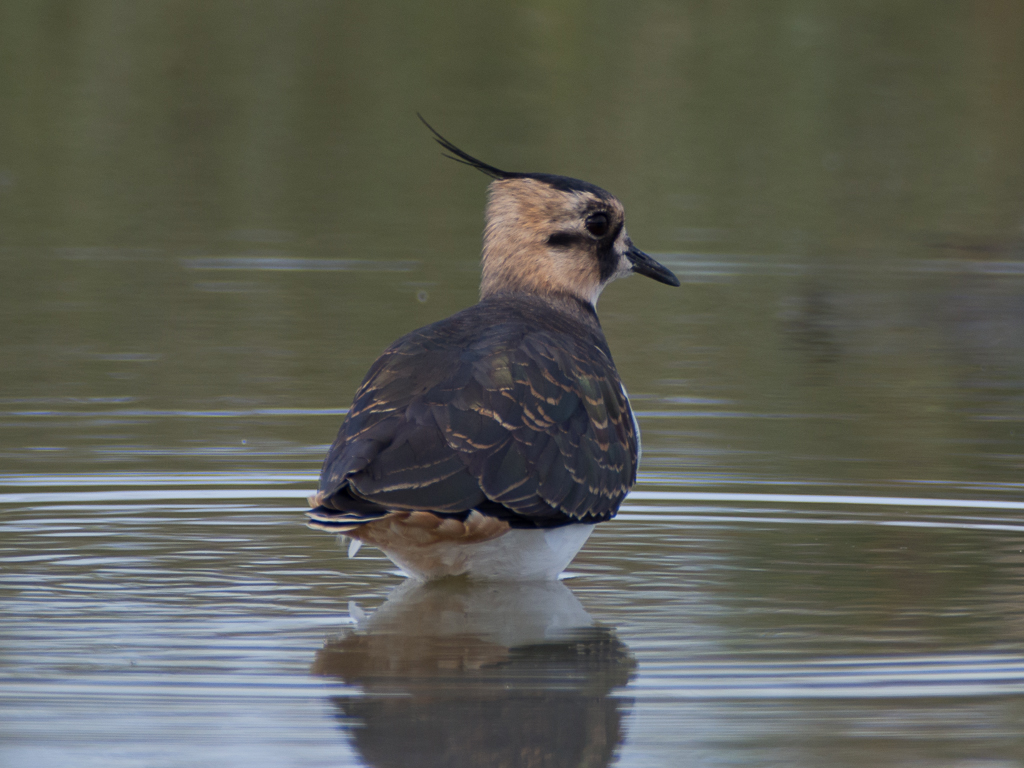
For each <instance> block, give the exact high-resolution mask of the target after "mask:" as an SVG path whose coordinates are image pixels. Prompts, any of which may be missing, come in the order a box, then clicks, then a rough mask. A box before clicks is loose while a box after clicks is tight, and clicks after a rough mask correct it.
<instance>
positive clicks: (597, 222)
mask: <svg viewBox="0 0 1024 768" xmlns="http://www.w3.org/2000/svg"><path fill="white" fill-rule="evenodd" d="M608 223H609V222H608V214H607V213H592V214H590V215H589V216H587V221H586V226H587V232H589V233H590V234H592V235H593V236H594V237H604V236H605V235H607V234H608Z"/></svg>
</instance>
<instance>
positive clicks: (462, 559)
mask: <svg viewBox="0 0 1024 768" xmlns="http://www.w3.org/2000/svg"><path fill="white" fill-rule="evenodd" d="M593 530H594V526H593V525H592V524H590V525H584V524H581V523H577V524H573V525H563V526H562V527H561V528H547V529H543V530H540V529H529V530H527V529H518V528H513V529H511V530H509V531H507V532H506V533H504V534H503V535H501V536H498V537H497V538H494V539H490V540H489V541H482V542H476V543H471V544H462V543H459V542H457V541H438V542H435V543H432V544H430V545H428V546H426V547H424V546H422V545H417V546H415V547H410V548H406V547H401V546H398V547H392V546H387V545H385V546H381V545H380V544H378V545H377V546H378V547H380V549H381V550H382V551H383V552H384V554H385V555H387V556H388V559H389V560H391V562H393V563H394V564H395V565H397V566H398V567H399V568H400V569H401V570H402V572H403V573H404V574H406V575H407V576H410V577H412V578H414V579H419V580H420V581H428V580H430V579H437V578H441V577H444V576H461V575H467V576H471V577H473V578H478V579H511V580H532V579H556V578H558V574H560V573H561V572H562V571H564V570H565V568H566V566H568V565H569V563H570V562H571V561H572V559H573V558H574V557H575V556H576V553H577V552H579V551H580V548H581V547H582V546H583V545H584V544H585V543H586V541H587V539H588V538H589V537H590V534H591V532H593ZM395 543H396V544H397V542H395Z"/></svg>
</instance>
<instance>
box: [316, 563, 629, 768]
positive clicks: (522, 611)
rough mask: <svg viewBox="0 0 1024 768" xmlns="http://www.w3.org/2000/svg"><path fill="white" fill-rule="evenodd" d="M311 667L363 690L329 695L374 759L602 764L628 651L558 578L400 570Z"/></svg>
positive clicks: (617, 725)
mask: <svg viewBox="0 0 1024 768" xmlns="http://www.w3.org/2000/svg"><path fill="white" fill-rule="evenodd" d="M352 610H353V613H354V614H356V615H357V616H358V617H359V624H358V629H357V630H356V631H355V632H353V633H352V634H350V635H348V636H346V637H344V638H341V639H338V640H332V641H329V642H328V643H327V644H326V645H325V646H324V648H323V650H321V651H320V652H319V653H318V654H317V657H316V661H315V662H314V664H313V670H312V671H313V674H315V675H323V676H329V677H337V678H341V679H342V680H343V681H344V682H345V683H348V684H349V685H354V686H359V687H360V688H361V689H362V693H363V695H361V696H356V697H350V698H340V697H339V698H336V699H334V703H335V706H336V707H337V711H338V717H339V719H340V720H341V722H342V725H343V727H344V728H345V730H346V732H347V734H348V736H349V738H350V739H351V741H352V743H353V745H354V746H355V748H356V749H357V750H358V751H359V752H360V753H361V754H362V756H363V758H364V759H365V760H366V761H367V762H368V763H369V764H371V765H374V766H408V765H412V764H415V765H418V766H428V765H437V766H442V765H443V766H491V765H502V766H506V765H507V766H517V765H524V766H525V765H530V766H559V765H572V766H606V765H609V764H610V762H611V760H612V757H613V755H614V752H615V749H616V748H617V747H618V746H619V745H620V744H621V743H622V740H623V735H624V733H623V726H622V719H623V716H624V715H625V714H626V713H627V712H628V710H629V708H630V705H631V702H630V700H628V699H622V698H618V697H613V696H612V695H611V694H612V691H613V690H614V689H616V688H620V687H622V686H624V685H625V684H626V683H627V682H629V680H630V679H631V677H632V675H633V671H634V670H635V668H636V661H635V659H634V658H633V655H632V654H631V653H630V651H629V649H628V648H627V647H626V646H625V645H624V644H623V643H622V642H621V641H619V640H618V639H617V638H616V637H615V635H614V633H613V632H612V631H611V630H610V629H607V628H604V627H598V626H595V625H594V622H593V619H592V618H591V617H590V615H589V614H588V613H587V612H586V611H585V610H584V609H583V606H581V605H580V603H579V601H578V600H577V599H576V597H575V596H574V595H573V594H572V592H570V591H569V590H568V589H567V588H566V587H565V585H563V584H561V583H560V582H554V583H548V582H540V583H520V584H499V583H472V582H467V581H462V580H449V581H443V582H435V583H430V584H419V583H416V582H412V581H409V582H406V583H404V584H402V585H401V586H400V587H398V588H397V589H395V591H394V592H392V593H391V596H390V597H389V599H388V601H387V602H386V603H385V604H384V605H383V606H381V607H380V608H379V609H378V610H377V611H376V612H375V613H374V614H373V615H372V616H369V617H362V616H361V612H360V611H359V609H358V608H355V607H354V606H353V609H352Z"/></svg>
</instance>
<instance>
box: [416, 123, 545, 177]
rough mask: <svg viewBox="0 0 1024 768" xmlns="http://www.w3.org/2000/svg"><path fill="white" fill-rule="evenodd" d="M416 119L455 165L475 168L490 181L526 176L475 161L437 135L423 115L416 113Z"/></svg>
mask: <svg viewBox="0 0 1024 768" xmlns="http://www.w3.org/2000/svg"><path fill="white" fill-rule="evenodd" d="M416 117H418V118H419V119H420V121H421V122H422V123H423V124H424V125H425V126H427V130H429V131H430V132H431V133H432V134H434V141H436V142H437V143H438V144H440V145H441V146H442V147H443V148H444V149H445V150H446V151H447V152H450V153H451V154H447V155H445V157H447V158H448V159H450V160H454V161H455V162H457V163H462V164H463V165H468V166H470V167H472V168H476V169H477V170H478V171H480V172H481V173H484V174H486V175H488V176H490V177H491V178H492V179H520V178H522V177H523V176H525V175H526V174H523V173H512V172H510V171H503V170H501V169H500V168H495V167H494V166H493V165H488V164H487V163H485V162H483V161H482V160H477V159H476V158H475V157H473V156H472V155H470V154H468V153H466V152H463V151H462V150H461V149H459V148H458V147H456V146H455V145H454V144H452V143H451V142H450V141H448V139H446V138H445V137H444V136H442V135H441V134H440V133H438V132H437V131H436V130H435V129H434V126H432V125H431V124H430V123H428V122H427V121H426V120H425V119H424V117H423V115H421V114H420V113H419V112H417V113H416Z"/></svg>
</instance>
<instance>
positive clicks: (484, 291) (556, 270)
mask: <svg viewBox="0 0 1024 768" xmlns="http://www.w3.org/2000/svg"><path fill="white" fill-rule="evenodd" d="M420 119H421V120H422V117H421V118H420ZM424 123H425V124H426V121H425V120H424ZM427 127H428V128H430V130H431V131H432V132H433V133H434V136H435V138H436V139H437V141H438V143H439V144H441V146H442V147H444V148H445V149H446V150H448V152H450V153H451V155H450V156H451V157H452V158H453V159H454V160H458V161H459V162H462V163H465V164H467V165H471V166H473V167H474V168H476V169H477V170H479V171H482V172H483V173H485V174H487V175H488V176H490V177H491V178H493V179H494V181H492V182H491V185H490V188H489V190H488V193H489V194H488V202H487V215H486V226H485V227H484V246H483V276H482V279H481V282H480V295H481V298H487V297H488V296H491V295H493V294H496V293H502V292H517V291H522V292H528V293H533V294H537V295H551V294H560V295H569V296H572V297H575V298H577V299H580V300H582V301H585V302H587V303H589V304H590V305H592V306H594V305H596V304H597V299H598V297H599V296H600V295H601V291H602V290H603V289H604V287H605V286H606V285H608V283H610V282H611V281H612V280H615V279H616V278H619V277H625V276H626V275H629V274H632V273H634V272H636V273H637V274H640V275H646V276H647V277H650V278H653V279H655V280H657V281H659V282H661V283H665V284H667V285H679V280H678V279H677V278H676V276H675V275H674V274H672V272H671V271H669V270H668V269H666V268H665V267H664V266H662V265H661V264H659V263H658V262H657V261H655V260H654V259H652V258H651V257H650V256H648V255H647V254H646V253H644V252H643V251H641V250H640V249H638V248H637V247H636V246H634V245H633V242H632V241H631V240H630V239H629V235H628V234H627V233H626V225H625V212H624V210H623V208H622V203H620V202H619V201H618V199H617V198H616V197H615V196H614V195H612V194H610V193H609V192H606V191H605V190H603V189H601V188H600V187H598V186H595V185H593V184H589V183H587V182H585V181H580V180H578V179H571V178H569V177H567V176H554V175H551V174H546V173H511V172H508V171H502V170H500V169H498V168H495V167H494V166H492V165H488V164H487V163H483V162H481V161H479V160H477V159H476V158H474V157H472V156H470V155H468V154H466V153H465V152H463V151H462V150H461V149H459V148H458V147H456V146H455V145H454V144H452V143H451V142H449V141H448V140H447V139H445V138H444V137H443V136H441V135H440V134H439V133H437V131H434V129H433V128H431V127H430V125H429V124H427Z"/></svg>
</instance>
